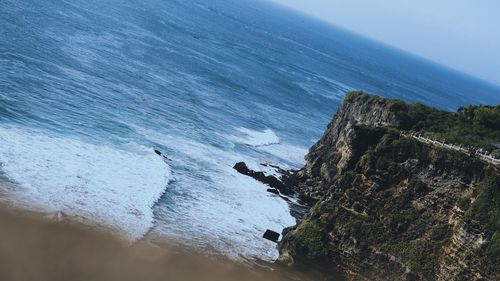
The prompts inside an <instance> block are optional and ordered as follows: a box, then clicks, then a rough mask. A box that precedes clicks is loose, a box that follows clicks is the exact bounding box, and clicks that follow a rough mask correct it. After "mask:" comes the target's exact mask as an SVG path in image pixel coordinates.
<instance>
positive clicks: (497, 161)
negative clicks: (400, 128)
mask: <svg viewBox="0 0 500 281" xmlns="http://www.w3.org/2000/svg"><path fill="white" fill-rule="evenodd" d="M401 134H402V135H403V136H405V137H412V138H414V139H417V140H419V141H421V142H423V143H427V144H432V145H435V146H439V147H444V148H447V149H451V150H456V151H459V152H462V153H465V154H467V155H469V156H476V157H479V158H480V159H482V160H484V161H486V162H488V163H491V164H493V165H500V159H497V158H495V157H493V155H491V154H487V153H486V152H485V151H483V150H482V149H475V148H470V149H467V148H464V147H462V146H460V145H456V144H447V143H444V142H440V141H437V140H433V139H429V138H426V137H423V136H422V135H419V134H416V133H413V132H401Z"/></svg>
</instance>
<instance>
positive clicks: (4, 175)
mask: <svg viewBox="0 0 500 281" xmlns="http://www.w3.org/2000/svg"><path fill="white" fill-rule="evenodd" d="M0 10H1V13H0V165H1V166H0V181H1V184H0V186H1V190H0V194H1V200H2V201H4V202H8V203H10V204H15V205H17V206H20V207H23V208H27V209H30V210H37V211H43V212H59V211H62V212H64V213H65V214H67V215H70V216H72V217H75V218H77V219H80V220H82V221H87V222H89V221H90V222H93V223H94V224H96V225H99V226H103V227H105V228H106V229H108V230H110V231H113V232H116V233H119V234H120V235H122V236H123V237H124V238H125V239H127V241H130V242H131V243H133V242H134V241H137V240H140V239H149V240H151V241H159V240H162V239H167V240H173V241H176V242H177V243H180V244H184V245H189V246H190V247H194V248H196V249H198V250H202V251H206V252H207V253H214V254H222V255H226V256H228V257H230V258H234V259H241V260H252V259H262V260H267V261H272V260H274V259H276V257H277V255H278V252H277V250H276V246H275V244H273V243H272V242H269V241H266V240H264V239H262V238H261V237H262V234H263V232H264V231H265V230H266V229H273V230H276V231H281V229H282V228H284V227H287V226H291V225H294V224H295V219H294V218H293V217H292V216H291V215H290V212H289V208H288V205H287V203H286V202H285V201H284V200H282V199H281V198H279V197H277V196H276V195H274V194H271V193H268V192H266V187H265V186H264V185H262V184H260V183H257V182H255V181H254V180H252V179H250V178H248V177H245V176H242V175H240V174H238V173H237V172H236V171H234V170H233V169H232V166H233V165H234V164H235V163H236V162H239V161H245V162H247V163H249V165H250V166H251V167H254V168H258V167H259V163H261V162H270V163H275V164H278V165H280V166H282V167H287V168H300V167H301V166H302V165H303V164H304V160H303V156H304V155H305V154H306V153H307V150H308V148H309V147H310V146H311V145H312V144H314V142H315V141H316V140H317V139H318V138H319V137H320V136H321V135H322V133H323V130H324V128H325V126H326V125H327V123H328V122H329V121H330V119H331V117H332V115H333V114H334V113H335V111H336V109H337V107H338V106H339V104H340V103H341V101H342V99H343V96H344V94H345V93H346V92H347V91H349V90H355V89H362V90H365V91H367V92H371V93H375V94H379V95H381V96H385V97H393V98H399V99H403V100H406V101H409V102H421V103H424V104H428V105H431V106H435V107H438V108H442V109H446V110H456V109H457V108H458V107H460V106H461V105H467V104H499V103H500V89H499V88H498V87H496V86H494V85H491V84H488V83H486V82H483V81H480V80H476V79H474V78H472V77H469V76H467V75H465V74H461V73H459V72H457V71H454V70H451V69H447V68H445V67H443V66H440V65H437V64H434V63H432V62H429V61H425V60H423V59H421V58H418V57H415V56H412V55H410V54H407V53H404V52H402V51H399V50H396V49H393V48H391V47H388V46H384V45H382V44H380V43H377V42H374V41H371V40H368V39H365V38H362V37H359V36H358V35H355V34H352V33H349V32H347V31H345V30H341V29H338V28H336V27H334V26H330V25H327V24H325V23H323V22H320V21H317V20H315V19H312V18H308V17H306V16H304V15H301V14H298V13H295V12H292V11H288V10H285V9H283V8H281V7H279V6H275V5H273V4H270V3H267V2H261V1H256V0H246V1H237V0H210V1H209V0H197V1H196V0H182V1H181V0H164V1H160V0H144V1H123V0H107V1H97V0H85V1H83V0H65V1H61V0H46V1H35V0H25V1H21V0H3V1H1V2H0ZM155 148H156V149H160V150H161V151H163V152H164V153H166V154H167V155H169V156H170V157H171V158H172V159H173V161H171V162H168V163H165V162H163V161H162V159H161V158H160V157H158V156H157V155H156V154H155V153H154V151H153V149H155Z"/></svg>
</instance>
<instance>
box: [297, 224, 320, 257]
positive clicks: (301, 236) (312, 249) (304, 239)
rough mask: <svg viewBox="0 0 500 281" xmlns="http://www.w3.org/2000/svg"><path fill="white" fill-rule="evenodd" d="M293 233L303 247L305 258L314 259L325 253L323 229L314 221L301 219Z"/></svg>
mask: <svg viewBox="0 0 500 281" xmlns="http://www.w3.org/2000/svg"><path fill="white" fill-rule="evenodd" d="M294 235H295V237H296V238H297V239H298V240H299V241H300V242H301V244H302V246H303V247H304V248H305V251H306V253H305V254H306V256H307V258H309V259H312V260H314V259H317V258H319V257H321V256H324V255H325V254H326V250H327V249H326V247H325V239H324V237H323V229H322V228H321V227H320V226H319V225H318V224H317V223H316V222H315V221H312V220H304V221H302V222H301V223H300V224H299V226H298V227H297V229H295V231H294Z"/></svg>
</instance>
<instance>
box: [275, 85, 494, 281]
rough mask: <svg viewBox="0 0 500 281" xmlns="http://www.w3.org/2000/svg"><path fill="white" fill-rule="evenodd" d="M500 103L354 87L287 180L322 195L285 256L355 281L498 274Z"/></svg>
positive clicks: (283, 248)
mask: <svg viewBox="0 0 500 281" xmlns="http://www.w3.org/2000/svg"><path fill="white" fill-rule="evenodd" d="M499 143H500V106H497V107H491V106H469V107H466V108H461V109H460V110H459V111H458V112H454V113H452V112H445V111H440V110H437V109H433V108H430V107H427V106H424V105H421V104H411V105H408V104H405V103H404V102H401V101H399V100H388V99H383V98H380V97H377V96H372V95H367V94H364V93H362V92H353V93H349V94H347V96H346V98H345V100H344V103H343V104H342V105H341V107H340V108H339V109H338V111H337V113H336V114H335V116H334V118H333V120H332V121H331V122H330V124H329V125H328V127H327V129H326V131H325V133H324V135H323V137H322V138H321V139H320V140H319V141H318V142H317V143H316V144H315V145H314V146H313V147H312V148H311V149H310V151H309V154H308V155H307V156H306V161H307V162H306V165H305V167H304V168H303V169H301V170H299V171H298V172H296V173H294V174H293V175H290V176H289V178H288V179H286V182H287V183H288V184H291V185H293V186H290V189H292V190H295V191H296V192H298V193H299V194H305V195H307V196H309V197H311V198H314V199H316V200H318V201H317V203H316V204H315V205H314V206H313V207H312V208H311V209H310V211H309V212H308V213H307V214H306V215H305V216H304V217H303V218H302V219H301V220H300V222H299V223H298V224H297V225H296V226H295V227H292V228H289V229H285V230H284V232H283V235H284V238H283V239H282V241H281V242H280V244H279V250H280V258H279V261H280V262H283V263H285V264H288V265H294V266H313V267H318V268H321V269H323V270H338V271H340V272H341V273H342V274H343V275H344V276H345V277H346V279H348V280H381V281H382V280H383V281H387V280H389V281H391V280H500V267H499V266H498V265H499V264H500V173H499V169H498V168H499V165H498V164H500V163H499V162H498V160H497V159H498V156H497V154H498V152H499V150H498V149H499V148H500V147H499V146H500V144H499Z"/></svg>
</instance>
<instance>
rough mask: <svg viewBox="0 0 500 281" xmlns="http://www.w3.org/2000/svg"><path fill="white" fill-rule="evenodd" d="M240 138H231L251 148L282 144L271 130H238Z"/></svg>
mask: <svg viewBox="0 0 500 281" xmlns="http://www.w3.org/2000/svg"><path fill="white" fill-rule="evenodd" d="M236 130H237V131H238V132H240V134H241V135H240V136H231V137H230V139H231V140H233V141H236V142H239V143H243V144H247V145H250V146H263V145H270V144H278V143H280V138H279V137H278V136H277V135H276V134H275V133H274V131H273V130H271V129H265V130H264V131H255V130H251V129H247V128H241V127H240V128H236Z"/></svg>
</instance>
